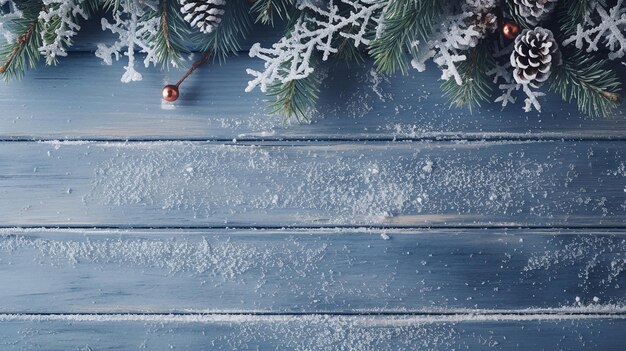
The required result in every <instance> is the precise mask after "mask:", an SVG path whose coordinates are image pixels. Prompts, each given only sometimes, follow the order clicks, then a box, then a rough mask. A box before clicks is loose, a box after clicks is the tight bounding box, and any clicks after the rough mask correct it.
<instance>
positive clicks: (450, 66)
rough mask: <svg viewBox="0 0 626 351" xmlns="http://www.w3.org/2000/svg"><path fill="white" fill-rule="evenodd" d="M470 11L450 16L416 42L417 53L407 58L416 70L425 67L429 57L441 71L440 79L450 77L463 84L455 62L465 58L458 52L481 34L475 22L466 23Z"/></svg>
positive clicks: (473, 42)
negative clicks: (471, 23)
mask: <svg viewBox="0 0 626 351" xmlns="http://www.w3.org/2000/svg"><path fill="white" fill-rule="evenodd" d="M473 16H474V14H473V13H472V12H464V13H461V14H458V15H450V16H448V17H447V18H446V20H445V21H444V22H442V23H440V24H439V25H437V26H436V27H435V28H434V29H433V34H432V36H431V38H430V39H429V40H428V41H427V42H426V43H420V42H419V41H416V42H415V43H413V45H414V46H416V47H417V55H416V56H415V57H414V58H413V60H412V61H411V65H412V66H413V68H415V69H417V70H418V71H419V72H423V71H424V70H426V61H428V60H430V59H433V62H435V63H436V64H437V65H438V66H439V67H440V68H441V71H442V74H441V79H443V80H448V79H450V78H454V80H455V81H456V83H457V84H458V85H462V84H463V80H462V79H461V75H460V74H459V72H458V71H457V69H456V64H457V63H459V62H462V61H465V60H466V59H467V56H465V55H463V54H460V52H461V51H464V50H467V49H469V48H472V47H474V46H476V44H477V43H478V40H479V39H480V38H481V37H482V34H481V33H480V32H479V31H478V30H477V28H476V26H475V25H467V20H468V19H469V18H471V17H473Z"/></svg>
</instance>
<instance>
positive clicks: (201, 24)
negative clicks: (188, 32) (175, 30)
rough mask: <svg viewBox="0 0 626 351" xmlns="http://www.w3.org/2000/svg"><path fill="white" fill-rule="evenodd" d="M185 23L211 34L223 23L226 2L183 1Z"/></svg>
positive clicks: (206, 0) (212, 0) (214, 0)
mask: <svg viewBox="0 0 626 351" xmlns="http://www.w3.org/2000/svg"><path fill="white" fill-rule="evenodd" d="M180 4H181V8H180V11H181V12H182V13H183V15H184V16H185V17H184V18H185V21H186V22H188V23H189V24H190V25H191V26H192V27H197V28H198V29H200V31H201V32H202V33H211V32H212V31H213V30H214V29H215V28H217V26H218V25H219V24H220V22H221V21H222V17H221V16H222V15H223V14H224V10H223V9H222V7H223V6H224V5H225V4H226V2H225V0H181V1H180Z"/></svg>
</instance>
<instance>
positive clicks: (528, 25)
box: [504, 0, 593, 29]
mask: <svg viewBox="0 0 626 351" xmlns="http://www.w3.org/2000/svg"><path fill="white" fill-rule="evenodd" d="M504 1H505V2H506V5H507V7H508V8H509V15H511V17H513V20H514V21H515V23H517V24H518V25H519V26H520V28H525V29H533V28H534V27H535V26H534V25H532V24H531V23H528V22H527V21H526V19H525V18H524V17H523V16H520V15H519V14H518V13H517V10H516V9H515V6H516V5H515V3H514V2H513V0H504ZM573 1H575V0H573ZM592 1H593V0H592Z"/></svg>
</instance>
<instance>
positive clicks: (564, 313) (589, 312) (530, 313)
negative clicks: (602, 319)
mask: <svg viewBox="0 0 626 351" xmlns="http://www.w3.org/2000/svg"><path fill="white" fill-rule="evenodd" d="M15 315H21V316H286V317H287V316H374V317H375V316H388V317H405V316H423V317H429V316H503V315H513V316H542V315H546V316H555V315H556V316H561V315H562V316H625V317H626V310H623V309H621V308H620V309H619V310H617V311H615V312H611V311H606V310H601V311H600V310H597V311H594V310H587V309H586V308H583V309H582V310H579V311H577V310H575V309H572V310H571V311H568V310H558V309H556V310H549V309H545V310H541V309H540V310H501V311H498V310H493V311H486V310H477V311H475V312H473V311H467V310H462V311H461V310H459V311H454V310H453V311H415V312H411V311H408V312H391V311H390V312H387V311H380V312H379V311H357V312H325V311H311V312H263V311H249V312H206V313H204V312H171V313H162V312H131V313H128V312H12V313H0V319H1V318H2V317H7V316H15Z"/></svg>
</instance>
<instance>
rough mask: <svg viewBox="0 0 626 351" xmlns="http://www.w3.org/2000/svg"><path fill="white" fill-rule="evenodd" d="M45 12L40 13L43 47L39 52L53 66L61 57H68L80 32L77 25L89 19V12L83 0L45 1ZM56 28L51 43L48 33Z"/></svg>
mask: <svg viewBox="0 0 626 351" xmlns="http://www.w3.org/2000/svg"><path fill="white" fill-rule="evenodd" d="M43 4H44V5H45V10H44V11H41V12H40V13H39V20H40V21H41V23H42V27H43V28H42V29H43V30H42V32H41V33H42V36H41V41H42V46H41V47H40V48H39V52H41V54H42V55H44V56H45V57H46V63H47V64H52V63H54V62H55V60H56V58H57V57H59V56H67V47H68V46H70V45H71V43H72V38H73V37H74V36H75V35H76V34H77V33H78V31H79V30H80V26H79V25H78V24H77V23H76V21H77V20H78V19H79V18H81V17H82V18H83V19H87V10H86V9H85V8H84V6H85V4H84V1H83V0H44V1H43ZM50 27H52V28H55V27H56V29H55V30H54V34H55V35H54V39H53V40H52V41H49V38H48V36H47V35H46V33H48V32H49V31H50Z"/></svg>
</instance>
